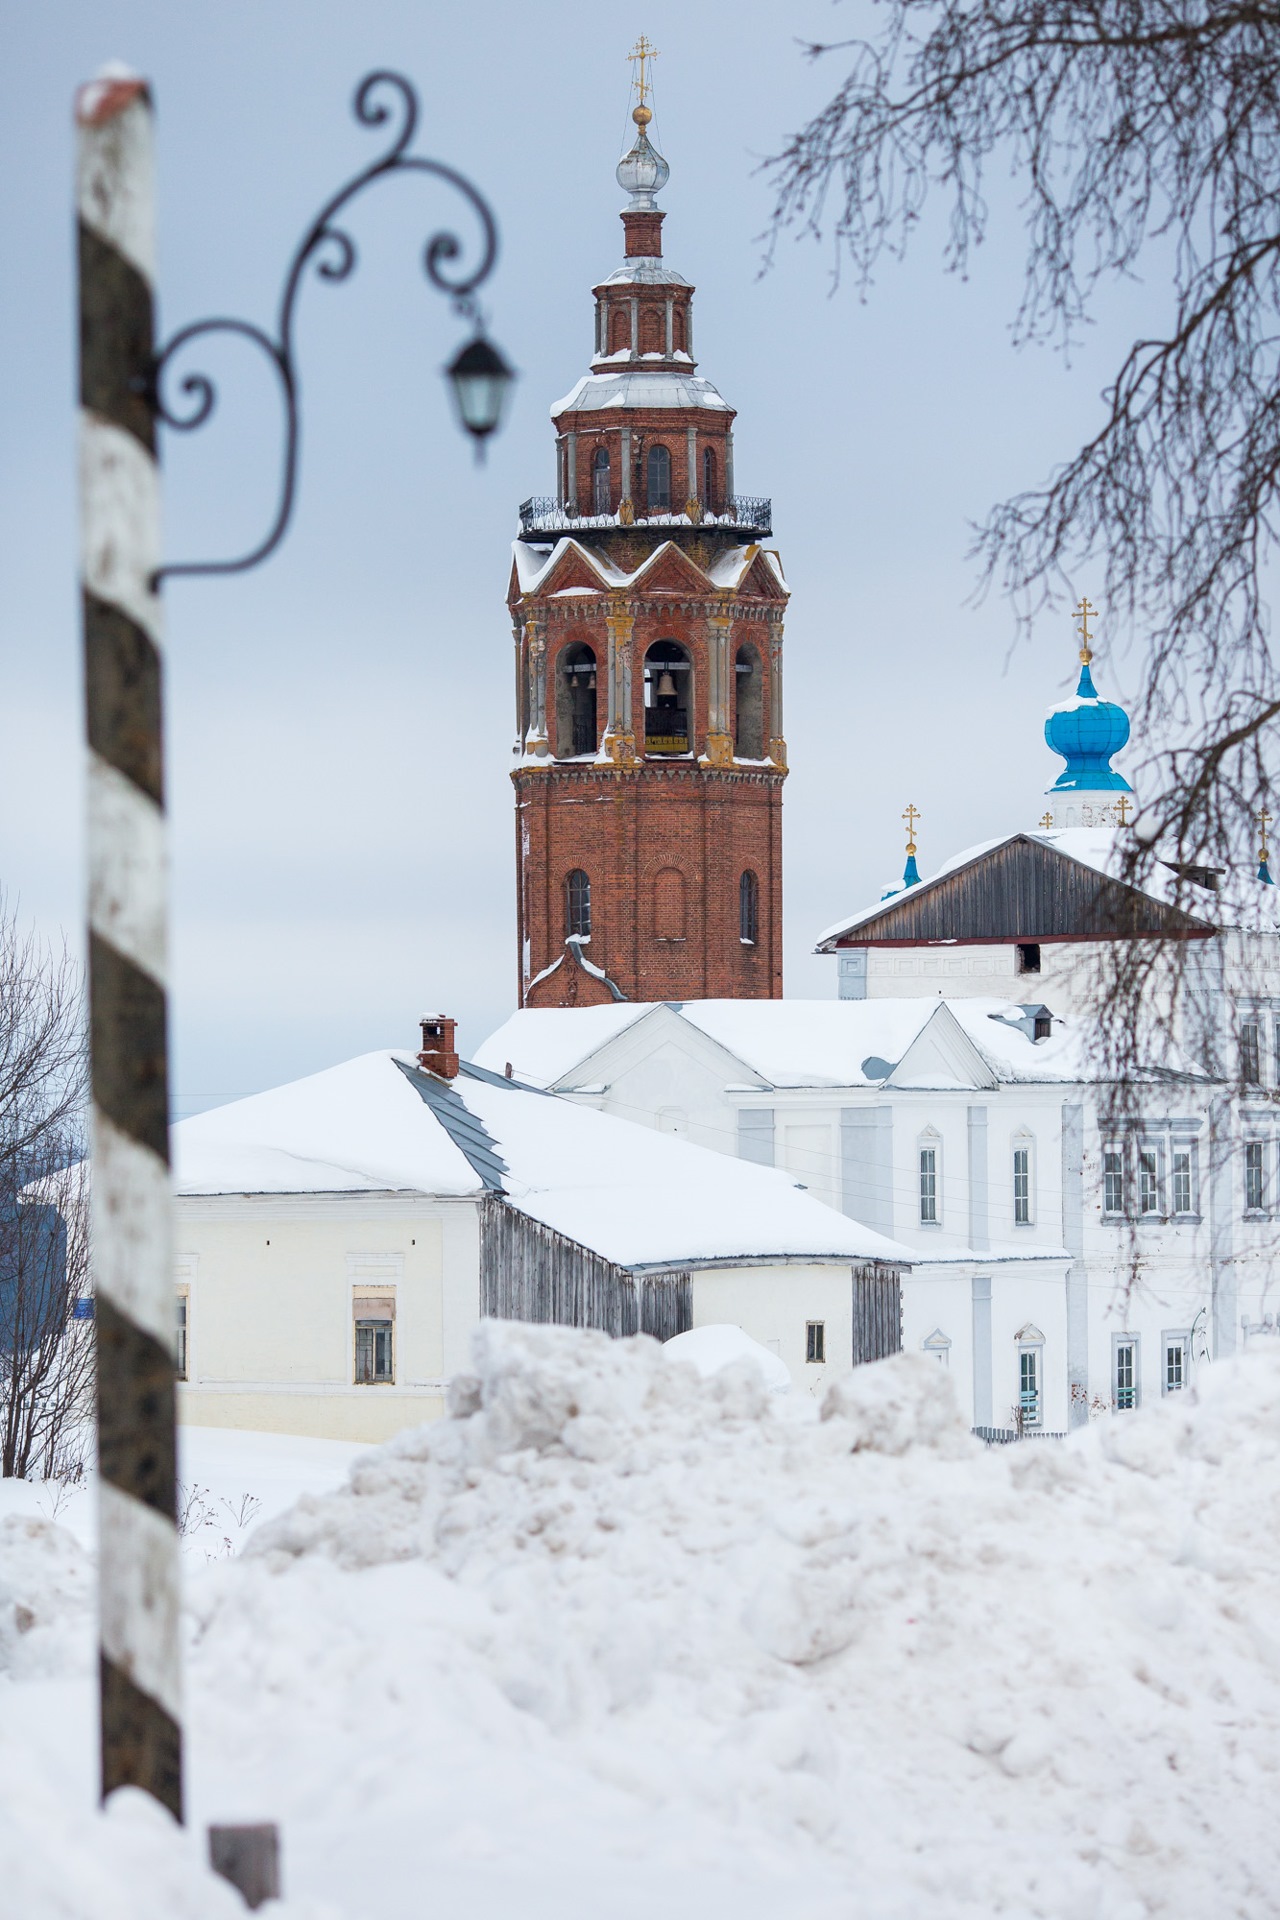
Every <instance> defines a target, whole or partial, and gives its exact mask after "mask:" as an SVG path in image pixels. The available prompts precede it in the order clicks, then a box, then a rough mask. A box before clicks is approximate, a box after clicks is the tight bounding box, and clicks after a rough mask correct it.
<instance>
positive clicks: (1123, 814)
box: [1116, 793, 1133, 827]
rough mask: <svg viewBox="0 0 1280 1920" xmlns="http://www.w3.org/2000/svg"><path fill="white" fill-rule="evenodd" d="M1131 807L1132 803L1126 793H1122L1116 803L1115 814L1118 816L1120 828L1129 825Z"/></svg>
mask: <svg viewBox="0 0 1280 1920" xmlns="http://www.w3.org/2000/svg"><path fill="white" fill-rule="evenodd" d="M1132 805H1133V802H1132V800H1130V798H1129V796H1128V794H1127V793H1122V794H1121V795H1120V798H1119V799H1118V800H1117V801H1116V812H1117V813H1118V814H1119V816H1120V825H1121V826H1122V827H1127V826H1128V824H1129V809H1130V807H1131V806H1132Z"/></svg>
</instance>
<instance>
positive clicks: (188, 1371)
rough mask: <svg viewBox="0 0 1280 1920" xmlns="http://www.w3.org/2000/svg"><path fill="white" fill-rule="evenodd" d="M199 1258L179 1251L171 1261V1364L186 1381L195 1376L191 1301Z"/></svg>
mask: <svg viewBox="0 0 1280 1920" xmlns="http://www.w3.org/2000/svg"><path fill="white" fill-rule="evenodd" d="M199 1258H200V1256H199V1255H198V1254H195V1253H180V1254H179V1255H178V1257H177V1259H176V1260H175V1261H174V1263H173V1268H174V1302H173V1364H174V1370H175V1372H176V1373H177V1376H178V1379H179V1380H180V1381H188V1380H192V1379H194V1378H195V1373H194V1369H193V1367H192V1364H191V1362H192V1359H193V1357H194V1340H193V1331H194V1329H193V1314H192V1302H193V1299H194V1296H195V1286H196V1268H197V1266H198V1264H199ZM183 1300H185V1302H186V1311H185V1315H184V1320H183V1321H180V1320H179V1318H178V1303H179V1301H183ZM184 1322H185V1324H184ZM184 1335H185V1339H184ZM184 1347H185V1352H184Z"/></svg>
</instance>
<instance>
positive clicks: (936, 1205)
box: [916, 1128, 942, 1227]
mask: <svg viewBox="0 0 1280 1920" xmlns="http://www.w3.org/2000/svg"><path fill="white" fill-rule="evenodd" d="M926 1153H930V1154H932V1155H933V1165H932V1168H931V1169H930V1170H928V1171H926V1168H925V1164H924V1156H925V1154H926ZM926 1179H929V1180H931V1181H932V1188H931V1192H930V1195H929V1198H930V1200H931V1203H932V1207H933V1211H932V1213H926V1212H925V1181H926ZM916 1212H917V1216H918V1218H919V1222H920V1225H921V1226H922V1227H940V1226H941V1225H942V1137H941V1135H940V1134H937V1133H935V1132H934V1131H933V1129H932V1128H928V1129H926V1131H925V1132H924V1133H922V1134H920V1135H919V1137H918V1138H917V1140H916Z"/></svg>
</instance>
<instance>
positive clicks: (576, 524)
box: [520, 493, 773, 540]
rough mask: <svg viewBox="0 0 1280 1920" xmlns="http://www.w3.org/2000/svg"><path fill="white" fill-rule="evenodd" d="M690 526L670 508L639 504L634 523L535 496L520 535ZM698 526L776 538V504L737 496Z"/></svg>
mask: <svg viewBox="0 0 1280 1920" xmlns="http://www.w3.org/2000/svg"><path fill="white" fill-rule="evenodd" d="M633 504H635V503H633ZM690 524H691V522H690V520H689V516H688V514H687V513H684V512H680V513H676V512H674V511H673V510H671V509H669V508H668V509H664V510H663V511H662V512H660V513H647V512H644V511H642V510H641V508H640V507H639V505H635V516H634V520H631V521H625V520H623V519H621V518H620V517H619V515H618V514H616V513H577V512H575V511H574V509H573V508H572V507H569V506H566V505H565V503H564V502H563V501H561V500H557V499H555V498H554V497H553V496H551V495H539V494H534V495H532V496H531V497H530V498H529V499H528V500H522V501H521V503H520V532H521V534H522V535H526V536H527V535H529V534H538V533H590V532H591V531H593V530H595V529H599V530H603V529H605V528H608V527H622V526H630V525H634V526H637V527H688V526H689V525H690ZM698 524H699V525H701V526H704V527H710V528H715V529H717V530H718V531H721V532H724V533H739V534H745V535H747V536H749V537H750V538H751V539H753V540H761V539H765V540H767V539H770V538H771V537H772V535H773V501H772V500H766V499H762V498H760V497H758V496H757V495H754V494H745V493H739V494H735V495H734V497H733V498H732V499H731V500H724V501H722V502H721V504H720V510H719V512H717V513H711V512H710V511H708V512H705V513H704V514H703V517H702V519H701V521H700V522H699V523H698Z"/></svg>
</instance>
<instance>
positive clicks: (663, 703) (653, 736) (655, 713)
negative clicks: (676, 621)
mask: <svg viewBox="0 0 1280 1920" xmlns="http://www.w3.org/2000/svg"><path fill="white" fill-rule="evenodd" d="M692 677H693V676H692V668H691V666H690V663H689V656H688V654H687V653H686V652H685V650H684V648H683V647H682V646H681V645H680V644H679V642H678V641H676V640H655V641H654V643H653V645H652V646H651V647H650V648H649V651H648V652H647V653H646V654H645V656H644V750H645V752H646V753H688V751H689V713H690V710H691V708H692V705H693V700H692V694H693V687H692Z"/></svg>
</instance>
